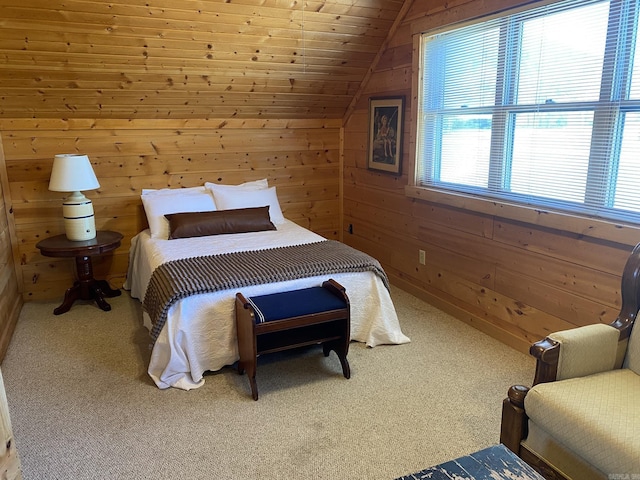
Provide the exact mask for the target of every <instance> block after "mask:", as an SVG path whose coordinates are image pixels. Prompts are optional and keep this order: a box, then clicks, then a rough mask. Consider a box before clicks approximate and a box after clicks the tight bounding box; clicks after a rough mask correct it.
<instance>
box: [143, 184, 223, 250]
mask: <svg viewBox="0 0 640 480" xmlns="http://www.w3.org/2000/svg"><path fill="white" fill-rule="evenodd" d="M140 198H141V199H142V205H144V211H145V213H146V214H147V222H148V223H149V230H150V231H151V238H159V239H163V240H167V239H168V238H169V221H168V220H167V219H166V218H165V217H164V215H165V213H182V212H210V211H213V210H216V204H215V202H214V201H213V197H212V196H211V194H210V193H209V191H208V190H207V189H206V188H205V187H191V188H163V189H161V190H151V189H143V190H142V195H141V196H140Z"/></svg>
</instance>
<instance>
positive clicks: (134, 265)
mask: <svg viewBox="0 0 640 480" xmlns="http://www.w3.org/2000/svg"><path fill="white" fill-rule="evenodd" d="M320 240H323V237H321V236H319V235H317V234H315V233H313V232H311V231H309V230H307V229H305V228H303V227H300V226H298V225H296V224H295V223H293V222H291V221H288V220H287V221H286V222H285V223H284V224H279V225H278V230H277V231H266V232H253V233H241V234H234V235H216V236H208V237H197V238H188V239H176V240H157V239H152V238H151V237H150V235H149V231H148V230H145V231H143V232H141V233H139V234H138V235H136V236H135V237H134V238H133V239H132V241H131V250H130V252H129V272H128V276H127V281H126V282H125V288H127V289H129V290H131V296H132V297H134V298H137V299H139V300H140V301H142V300H144V295H145V292H146V289H147V285H148V284H149V280H150V279H151V274H152V273H153V271H154V270H155V269H156V268H157V267H158V266H159V265H161V264H162V263H164V262H167V261H170V260H176V259H179V258H184V257H193V256H202V255H214V254H219V253H227V252H237V251H241V250H260V249H266V248H272V247H278V246H290V245H297V244H303V243H312V242H317V241H320ZM332 278H334V279H335V280H336V281H337V282H339V283H340V284H342V285H343V286H344V287H345V288H346V290H347V295H348V296H349V300H350V303H351V339H352V340H356V341H359V342H364V343H366V344H367V345H368V346H370V347H374V346H376V345H380V344H401V343H407V342H409V338H407V337H406V336H405V335H404V334H403V333H402V330H401V329H400V324H399V322H398V317H397V315H396V311H395V308H394V306H393V302H392V301H391V297H390V295H389V292H388V291H387V289H386V288H385V287H384V285H383V283H382V281H381V280H380V278H379V277H378V276H377V275H375V274H374V273H373V272H362V273H343V274H336V275H332ZM324 280H326V278H325V277H310V278H303V279H299V280H292V281H286V282H278V283H269V284H263V285H256V286H251V287H246V288H243V289H242V293H243V294H244V295H245V296H254V295H263V294H268V293H275V292H282V291H286V290H293V289H297V288H305V287H310V286H316V285H319V284H320V283H322V281H324ZM236 293H237V292H236V291H231V290H226V291H221V292H213V293H205V294H200V295H194V296H191V297H189V298H186V299H184V300H180V301H179V302H177V303H175V304H174V305H173V306H171V307H170V309H169V313H168V317H167V322H166V324H165V326H164V328H163V329H162V331H161V332H160V335H159V337H158V339H157V340H156V342H155V344H154V346H153V350H152V352H151V361H150V363H149V369H148V372H149V375H150V376H151V378H152V379H153V380H154V382H155V383H156V385H157V386H158V387H159V388H168V387H176V388H181V389H184V390H190V389H192V388H197V387H200V386H202V385H203V384H204V378H203V373H204V372H205V371H207V370H209V371H216V370H219V369H221V368H222V367H224V366H225V365H231V364H233V363H234V362H235V361H236V360H238V358H239V357H238V348H237V343H236V328H235V316H234V307H235V304H234V301H235V294H236ZM143 317H144V324H145V326H146V327H147V328H151V322H150V319H149V316H148V315H147V314H146V313H144V314H143Z"/></svg>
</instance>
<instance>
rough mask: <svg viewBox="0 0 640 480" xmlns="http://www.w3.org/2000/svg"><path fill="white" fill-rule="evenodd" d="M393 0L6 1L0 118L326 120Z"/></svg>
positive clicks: (367, 56)
mask: <svg viewBox="0 0 640 480" xmlns="http://www.w3.org/2000/svg"><path fill="white" fill-rule="evenodd" d="M403 4H404V2H403V0H350V1H343V0H340V1H337V0H308V1H307V0H305V1H304V2H297V1H291V0H260V1H259V2H258V1H256V0H233V1H209V2H202V1H199V0H181V1H180V2H175V1H173V0H154V2H152V3H149V2H146V1H143V0H126V1H125V0H118V1H109V2H106V1H104V0H97V1H96V0H69V1H61V0H51V1H50V0H22V1H18V0H4V1H3V2H2V16H0V45H1V46H2V47H1V49H2V59H3V61H2V62H0V88H1V89H2V95H0V117H4V118H18V117H19V118H105V119H107V118H122V119H131V118H159V119H160V118H175V119H180V118H194V119H202V118H240V117H242V118H248V119H251V118H272V119H277V118H309V119H315V118H336V119H340V118H342V117H343V116H344V113H345V111H346V109H347V107H348V106H349V104H350V102H351V100H352V98H353V96H354V94H355V93H356V92H357V90H358V88H359V86H360V84H361V82H362V80H363V78H365V76H366V75H368V72H369V66H370V65H371V62H372V61H373V59H374V58H375V57H376V56H377V54H378V51H379V50H380V47H381V45H382V44H383V42H384V41H385V38H386V37H387V33H388V32H389V29H390V28H391V27H392V25H393V24H394V22H395V19H396V17H397V15H398V12H399V11H400V10H401V8H403Z"/></svg>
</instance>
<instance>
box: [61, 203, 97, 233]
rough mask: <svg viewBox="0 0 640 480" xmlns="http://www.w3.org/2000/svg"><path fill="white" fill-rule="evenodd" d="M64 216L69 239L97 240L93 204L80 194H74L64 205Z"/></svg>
mask: <svg viewBox="0 0 640 480" xmlns="http://www.w3.org/2000/svg"><path fill="white" fill-rule="evenodd" d="M62 216H63V217H64V229H65V233H66V235H67V238H68V239H69V240H71V241H78V242H79V241H83V240H91V239H94V238H96V222H95V217H94V215H93V203H92V202H91V200H89V199H88V198H87V197H85V196H84V195H83V194H82V193H80V192H74V194H73V195H71V196H70V197H69V198H67V199H66V200H65V201H64V202H63V203H62Z"/></svg>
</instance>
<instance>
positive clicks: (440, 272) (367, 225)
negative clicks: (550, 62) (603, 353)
mask: <svg viewBox="0 0 640 480" xmlns="http://www.w3.org/2000/svg"><path fill="white" fill-rule="evenodd" d="M509 3H511V5H515V4H516V3H517V0H516V1H511V2H505V1H501V2H497V1H489V2H477V1H475V2H474V1H468V0H460V1H455V2H445V1H439V2H438V1H436V2H434V1H432V0H414V1H413V2H412V4H411V8H410V10H409V11H408V13H407V14H406V16H405V18H404V20H403V21H402V22H401V23H400V24H399V26H398V29H397V31H396V32H395V34H394V36H393V38H391V39H390V40H389V42H388V45H387V48H386V49H385V51H384V52H382V54H381V55H380V58H379V62H377V64H376V65H374V67H373V71H372V74H371V76H370V78H369V81H368V83H367V84H366V85H365V86H364V87H363V89H362V91H361V94H360V95H359V96H358V97H357V98H356V99H355V101H354V103H353V105H352V111H351V112H350V113H349V115H348V116H347V117H345V132H344V137H345V138H344V172H343V181H344V202H343V208H344V218H343V225H344V232H343V233H344V240H345V242H346V243H349V244H351V245H353V246H355V247H357V248H360V249H362V250H364V251H367V252H368V253H370V254H372V255H374V256H376V257H377V258H378V259H380V261H381V262H382V263H383V265H384V267H385V269H386V270H387V272H388V273H389V275H390V277H391V280H392V282H394V283H395V284H396V285H398V286H400V287H402V288H404V289H406V290H408V291H410V292H412V293H414V294H416V295H417V296H420V297H422V298H424V299H426V300H427V301H429V302H431V303H433V304H435V305H437V306H439V307H441V308H442V309H444V310H446V311H448V312H450V313H452V314H454V315H456V316H457V317H458V318H460V319H462V320H464V321H466V322H468V323H470V324H472V325H474V326H476V327H477V328H479V329H481V330H483V331H485V332H487V333H489V334H490V335H492V336H494V337H496V338H498V339H500V340H502V341H503V342H505V343H507V344H509V345H511V346H513V347H514V348H517V349H519V350H521V351H528V348H529V345H530V343H531V342H533V341H536V340H539V339H540V338H542V337H544V336H545V335H546V334H548V333H549V332H552V331H555V330H559V329H566V328H571V327H574V326H577V325H583V324H589V323H595V322H610V321H612V320H614V319H615V317H616V315H617V313H618V309H619V307H620V288H619V283H620V275H621V272H622V268H623V265H624V262H625V260H626V258H627V256H628V254H629V252H630V251H631V248H632V246H633V245H635V243H637V242H639V241H640V232H639V231H638V229H637V228H636V227H633V226H622V225H613V224H607V223H606V222H598V221H595V220H589V219H581V218H578V217H571V216H562V215H553V214H542V213H540V212H536V211H534V210H526V209H522V208H519V207H515V208H514V207H512V206H508V205H500V204H494V203H492V202H480V201H476V200H474V199H471V198H466V197H462V196H459V197H458V196H452V195H443V194H437V193H434V192H424V191H421V189H416V188H411V187H407V185H408V183H409V175H408V174H409V170H410V169H411V168H412V162H411V154H412V150H413V147H414V145H415V142H414V139H413V134H414V132H413V129H412V125H413V122H412V116H413V114H414V113H415V112H414V111H412V108H413V105H412V104H413V103H414V102H415V100H416V89H415V87H413V86H412V82H413V81H414V77H413V70H414V68H415V67H414V61H415V58H414V55H415V50H414V46H413V34H414V33H418V32H421V31H427V30H428V29H430V28H434V27H438V26H442V25H445V24H449V23H453V22H457V21H460V20H465V19H469V18H472V17H476V16H479V15H482V14H486V13H490V12H494V11H498V10H502V9H504V8H505V7H507V6H509V5H508V4H509ZM396 95H404V96H405V97H406V100H407V102H406V111H405V119H406V122H405V136H404V143H403V150H404V155H403V161H402V175H401V176H393V175H389V174H384V173H378V172H375V171H371V170H367V161H366V155H367V124H368V101H369V98H370V97H383V96H396ZM413 110H415V109H413ZM416 197H418V198H416ZM350 225H351V227H352V231H353V233H352V234H349V226H350ZM419 250H424V251H425V252H426V264H425V265H421V264H420V263H419Z"/></svg>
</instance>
